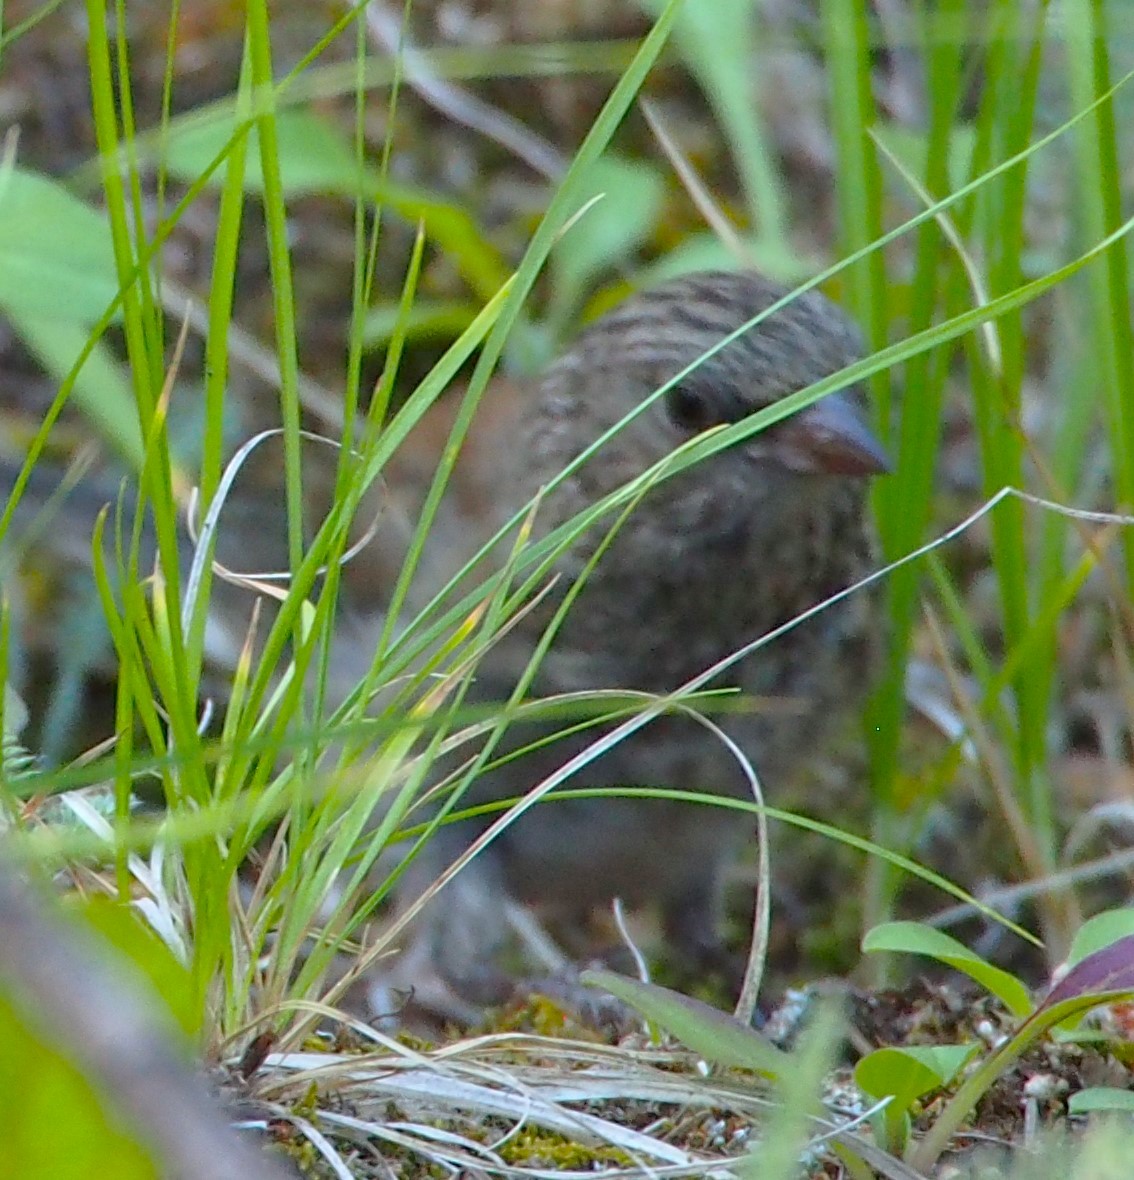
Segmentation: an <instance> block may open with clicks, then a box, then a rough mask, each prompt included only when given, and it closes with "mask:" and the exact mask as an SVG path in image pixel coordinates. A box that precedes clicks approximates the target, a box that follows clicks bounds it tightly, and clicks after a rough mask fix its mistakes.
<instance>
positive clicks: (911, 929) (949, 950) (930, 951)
mask: <svg viewBox="0 0 1134 1180" xmlns="http://www.w3.org/2000/svg"><path fill="white" fill-rule="evenodd" d="M862 949H863V950H864V951H897V952H899V953H902V954H907V955H928V956H929V957H930V958H931V959H936V960H937V961H938V962H940V963H945V964H947V965H948V966H950V967H952V968H953V969H954V970H956V971H961V972H963V973H964V974H965V975H967V976H969V978H970V979H974V980H976V982H977V983H979V984H980V985H981V987H983V988H986V989H987V990H988V991H990V992H992V994H993V995H994V996H996V997H997V998H998V999H999V1000H1000V1001H1001V1003H1003V1004H1004V1006H1005V1007H1006V1008H1007V1009H1008V1010H1009V1011H1010V1012H1011V1013H1012V1014H1013V1016H1027V1015H1028V1014H1029V1013H1030V1012H1031V1011H1032V1009H1033V1007H1034V1005H1033V1004H1032V998H1031V996H1030V995H1029V994H1028V989H1027V988H1026V987H1024V985H1023V984H1022V983H1021V982H1020V981H1019V980H1018V979H1017V978H1016V977H1015V976H1014V975H1011V974H1009V972H1007V971H1004V970H1002V969H1001V968H999V967H994V966H993V965H992V964H991V963H989V962H988V961H987V960H986V959H982V958H981V957H980V955H977V954H974V953H973V952H972V951H970V950H969V948H968V947H966V946H965V945H964V944H963V943H960V942H958V941H957V940H956V939H955V938H952V937H950V936H949V935H948V934H945V933H943V932H942V931H940V930H934V929H932V927H929V926H923V925H921V924H920V923H919V922H885V923H883V924H882V925H881V926H875V927H874V929H873V930H870V931H868V932H867V934H866V937H865V938H863V940H862Z"/></svg>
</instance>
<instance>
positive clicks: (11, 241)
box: [0, 168, 118, 324]
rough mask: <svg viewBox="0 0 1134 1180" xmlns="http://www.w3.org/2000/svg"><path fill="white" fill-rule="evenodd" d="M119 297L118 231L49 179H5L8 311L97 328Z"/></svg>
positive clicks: (3, 294) (1, 204)
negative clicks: (114, 233)
mask: <svg viewBox="0 0 1134 1180" xmlns="http://www.w3.org/2000/svg"><path fill="white" fill-rule="evenodd" d="M117 294H118V272H117V270H116V268H115V263H114V246H113V243H112V241H111V237H110V226H109V225H108V224H107V222H106V219H105V218H104V217H103V216H102V214H100V213H98V212H96V211H95V210H94V209H92V208H91V207H90V206H89V205H86V204H84V203H83V202H82V201H80V200H79V199H78V198H77V197H73V196H72V195H71V194H70V193H69V192H68V191H67V190H66V189H65V188H63V186H62V185H60V184H59V183H57V182H56V181H54V180H49V179H48V178H47V177H45V176H38V175H36V174H35V173H33V172H26V171H24V170H23V169H21V168H12V169H10V170H8V171H6V172H4V173H3V175H2V176H0V310H2V311H4V312H5V313H8V314H12V315H19V316H35V317H38V318H42V319H45V320H61V321H63V322H65V323H87V324H89V323H93V322H94V321H95V320H97V319H98V318H99V317H100V316H101V315H103V313H104V312H105V311H106V309H107V307H108V306H109V304H110V303H111V301H112V300H113V299H114V297H115V296H116V295H117Z"/></svg>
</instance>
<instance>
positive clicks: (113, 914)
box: [75, 897, 201, 1037]
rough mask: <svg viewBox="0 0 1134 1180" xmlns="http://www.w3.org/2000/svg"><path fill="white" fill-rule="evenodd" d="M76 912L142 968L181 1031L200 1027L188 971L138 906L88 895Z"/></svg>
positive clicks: (188, 1032)
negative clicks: (139, 910)
mask: <svg viewBox="0 0 1134 1180" xmlns="http://www.w3.org/2000/svg"><path fill="white" fill-rule="evenodd" d="M75 912H77V913H79V914H80V915H81V916H82V918H83V919H84V921H86V922H87V923H88V924H89V925H91V926H92V927H94V929H95V930H96V931H97V932H98V933H99V934H100V935H101V936H102V937H103V938H104V939H105V940H106V941H107V942H109V943H110V944H111V945H112V946H113V947H114V949H115V950H117V951H118V952H120V953H121V954H122V955H123V956H125V957H126V958H127V959H129V960H130V962H131V963H132V964H133V965H134V966H135V967H137V968H138V970H139V971H141V972H142V974H143V975H144V976H145V977H146V978H147V979H148V980H149V982H150V983H151V984H152V985H153V991H154V993H155V996H156V997H159V998H160V1000H161V1002H162V1003H163V1004H164V1005H165V1007H166V1008H167V1009H168V1010H169V1012H170V1014H171V1015H172V1016H173V1018H174V1020H176V1021H177V1023H178V1025H179V1026H180V1028H181V1029H182V1031H183V1032H185V1034H186V1035H187V1036H189V1037H195V1036H196V1035H197V1033H198V1032H199V1031H200V1027H201V1025H200V1012H199V1011H197V1010H196V1007H195V1005H194V1001H193V993H192V987H191V985H190V980H189V972H188V971H187V970H186V968H185V966H184V964H182V963H180V962H178V960H177V958H176V957H175V956H174V954H173V952H172V951H171V950H170V949H169V947H168V946H166V944H165V943H164V942H163V941H162V940H161V939H160V938H159V937H158V935H157V933H156V932H155V931H154V929H153V927H152V926H150V924H149V923H148V922H146V921H145V919H144V918H143V917H142V915H141V914H140V913H139V912H138V911H137V909H135V908H134V907H133V906H130V905H122V904H121V903H120V902H117V901H113V900H111V899H110V898H108V897H91V898H89V899H87V900H85V901H84V902H83V903H82V904H81V905H80V906H77V907H75Z"/></svg>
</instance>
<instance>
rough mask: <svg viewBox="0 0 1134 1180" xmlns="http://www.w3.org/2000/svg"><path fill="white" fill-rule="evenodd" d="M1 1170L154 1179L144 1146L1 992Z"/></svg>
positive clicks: (66, 1178) (88, 1179)
mask: <svg viewBox="0 0 1134 1180" xmlns="http://www.w3.org/2000/svg"><path fill="white" fill-rule="evenodd" d="M0 1175H3V1176H12V1177H17V1176H20V1177H29V1178H30V1177H36V1176H42V1177H48V1176H50V1177H51V1180H102V1177H106V1176H113V1177H114V1178H115V1180H152V1178H153V1177H155V1176H156V1175H157V1171H156V1169H155V1168H154V1166H153V1164H152V1163H151V1162H150V1161H149V1160H148V1159H147V1157H146V1155H145V1153H144V1152H143V1151H142V1149H141V1147H139V1146H138V1144H137V1143H135V1142H134V1141H133V1140H132V1139H130V1138H128V1137H127V1136H126V1135H124V1134H122V1132H121V1131H120V1130H119V1129H118V1128H117V1127H115V1126H114V1124H113V1122H112V1120H111V1119H110V1118H109V1117H108V1114H107V1111H106V1110H105V1108H104V1106H103V1104H102V1102H101V1101H100V1100H99V1098H98V1097H97V1096H96V1094H95V1092H94V1091H93V1090H92V1089H91V1087H90V1086H89V1084H88V1083H87V1081H86V1079H85V1078H84V1077H83V1075H82V1074H81V1073H80V1072H79V1070H78V1069H77V1068H76V1067H75V1066H73V1065H72V1064H71V1063H70V1062H68V1061H67V1060H66V1059H65V1058H63V1057H62V1056H61V1055H60V1054H58V1053H56V1052H55V1051H54V1050H53V1049H51V1048H49V1047H48V1046H47V1045H45V1044H44V1043H43V1042H42V1041H41V1040H39V1038H38V1037H36V1036H35V1035H34V1034H33V1033H32V1031H31V1030H30V1029H29V1028H28V1027H27V1026H26V1025H25V1024H24V1023H23V1021H22V1020H21V1019H20V1018H19V1017H18V1016H17V1015H16V1013H15V1012H14V1011H13V1010H12V1008H11V1007H10V1006H9V1004H8V1001H7V998H6V997H4V996H0Z"/></svg>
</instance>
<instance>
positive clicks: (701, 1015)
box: [581, 971, 792, 1077]
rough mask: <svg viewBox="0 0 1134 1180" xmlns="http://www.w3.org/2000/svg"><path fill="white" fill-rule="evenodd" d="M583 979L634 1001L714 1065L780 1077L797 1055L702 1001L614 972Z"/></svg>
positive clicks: (586, 975) (588, 974)
mask: <svg viewBox="0 0 1134 1180" xmlns="http://www.w3.org/2000/svg"><path fill="white" fill-rule="evenodd" d="M581 978H582V980H583V982H584V983H586V984H588V985H590V986H593V987H600V988H602V989H603V990H604V991H608V992H610V994H611V995H612V996H614V997H615V998H616V999H619V1000H622V1001H623V1003H626V1004H629V1005H630V1007H632V1008H634V1009H635V1010H636V1011H638V1012H641V1013H642V1015H643V1016H645V1017H646V1019H647V1020H652V1021H654V1022H655V1023H656V1024H658V1025H660V1026H661V1027H662V1028H664V1029H665V1030H666V1032H668V1033H671V1034H672V1035H673V1036H675V1037H676V1038H677V1039H678V1040H679V1041H680V1042H681V1043H682V1044H683V1045H686V1046H688V1047H689V1048H690V1049H692V1050H693V1052H694V1053H699V1054H700V1055H701V1056H702V1057H704V1058H705V1060H706V1061H709V1062H711V1063H712V1064H714V1065H728V1066H733V1067H734V1068H737V1069H751V1070H754V1071H755V1072H756V1073H761V1074H765V1075H766V1076H768V1077H778V1076H779V1075H780V1074H781V1073H782V1072H783V1071H784V1069H785V1068H787V1066H788V1065H789V1064H790V1063H791V1060H792V1058H791V1056H790V1055H789V1054H787V1053H785V1052H783V1050H781V1049H777V1048H776V1046H775V1045H773V1044H772V1043H771V1041H769V1040H768V1039H767V1037H764V1036H762V1035H761V1034H760V1033H758V1032H757V1031H756V1030H755V1029H754V1028H749V1027H747V1026H746V1025H743V1024H741V1023H740V1021H739V1020H737V1019H735V1018H734V1017H733V1016H730V1015H729V1014H728V1013H727V1012H721V1011H719V1010H718V1009H716V1008H711V1007H709V1005H708V1004H705V1003H702V1001H700V1000H694V999H693V998H692V997H690V996H683V995H682V994H681V993H680V992H675V991H671V990H670V989H669V988H667V987H658V985H657V984H655V983H641V982H640V981H639V980H637V979H629V978H627V977H626V976H624V975H616V974H615V973H614V972H613V971H584V972H583V974H582V977H581Z"/></svg>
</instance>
